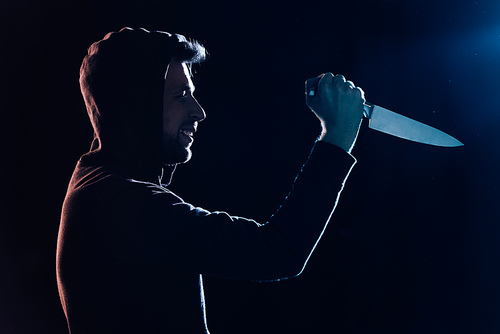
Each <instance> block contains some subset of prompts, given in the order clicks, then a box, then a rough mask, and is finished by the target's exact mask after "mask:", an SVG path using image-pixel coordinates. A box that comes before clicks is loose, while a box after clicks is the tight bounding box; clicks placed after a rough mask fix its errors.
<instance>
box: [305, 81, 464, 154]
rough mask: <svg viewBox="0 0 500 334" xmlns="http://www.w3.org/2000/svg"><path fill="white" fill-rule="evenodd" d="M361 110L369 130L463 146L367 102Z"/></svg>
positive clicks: (456, 141) (310, 89)
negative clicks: (367, 121)
mask: <svg viewBox="0 0 500 334" xmlns="http://www.w3.org/2000/svg"><path fill="white" fill-rule="evenodd" d="M315 81H319V79H318V80H315ZM315 93H316V87H314V85H313V87H310V88H309V90H308V95H309V96H314V95H315ZM363 108H364V111H363V115H364V116H365V117H366V118H368V119H369V123H368V127H369V128H370V129H373V130H377V131H380V132H383V133H387V134H389V135H392V136H396V137H399V138H403V139H407V140H411V141H414V142H417V143H422V144H428V145H435V146H443V147H457V146H463V144H462V143H461V142H460V141H459V140H457V139H455V138H453V137H452V136H450V135H449V134H447V133H445V132H443V131H441V130H438V129H436V128H433V127H432V126H429V125H426V124H424V123H421V122H418V121H415V120H413V119H411V118H408V117H406V116H403V115H400V114H397V113H395V112H393V111H390V110H388V109H385V108H382V107H380V106H377V105H374V104H372V103H369V102H365V104H364V106H363Z"/></svg>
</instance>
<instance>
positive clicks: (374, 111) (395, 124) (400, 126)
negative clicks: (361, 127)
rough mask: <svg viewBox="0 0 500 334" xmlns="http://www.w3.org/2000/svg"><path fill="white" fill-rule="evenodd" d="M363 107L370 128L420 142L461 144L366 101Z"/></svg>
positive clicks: (443, 133) (430, 128)
mask: <svg viewBox="0 0 500 334" xmlns="http://www.w3.org/2000/svg"><path fill="white" fill-rule="evenodd" d="M363 107H364V112H363V115H364V116H365V117H366V118H368V119H369V123H368V127H369V128H370V129H373V130H377V131H380V132H384V133H387V134H390V135H392V136H396V137H399V138H403V139H407V140H411V141H414V142H417V143H422V144H428V145H435V146H443V147H457V146H463V144H462V143H461V142H460V141H459V140H457V139H455V138H453V137H452V136H450V135H449V134H447V133H445V132H443V131H441V130H438V129H436V128H433V127H432V126H429V125H427V124H424V123H421V122H418V121H415V120H413V119H411V118H408V117H406V116H403V115H400V114H397V113H395V112H393V111H390V110H388V109H385V108H382V107H380V106H377V105H374V104H371V103H368V102H366V103H365V104H364V106H363Z"/></svg>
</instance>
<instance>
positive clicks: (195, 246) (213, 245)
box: [57, 28, 364, 334]
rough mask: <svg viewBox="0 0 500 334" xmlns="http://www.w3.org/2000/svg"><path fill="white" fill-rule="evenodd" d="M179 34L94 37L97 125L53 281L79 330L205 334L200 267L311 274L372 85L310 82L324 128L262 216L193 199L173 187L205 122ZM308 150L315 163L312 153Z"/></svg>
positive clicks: (240, 273) (88, 87) (200, 53)
mask: <svg viewBox="0 0 500 334" xmlns="http://www.w3.org/2000/svg"><path fill="white" fill-rule="evenodd" d="M204 58H205V50H204V48H203V47H202V46H201V45H200V44H198V43H197V42H191V41H188V40H187V39H186V38H184V37H183V36H181V35H173V34H168V33H165V32H156V31H151V32H150V31H147V30H144V29H130V28H124V29H122V30H120V31H119V32H113V33H109V34H108V35H106V36H105V37H104V39H103V40H101V41H99V42H96V43H94V44H93V45H92V46H91V47H90V48H89V51H88V55H87V56H86V57H85V58H84V60H83V63H82V66H81V70H80V86H81V91H82V95H83V97H84V100H85V104H86V107H87V112H88V114H89V118H90V121H91V123H92V126H93V129H94V140H93V142H92V146H91V149H90V151H89V152H88V153H86V154H85V155H83V156H82V157H81V158H80V160H79V161H78V163H77V165H76V168H75V171H74V173H73V176H72V178H71V181H70V184H69V186H68V191H67V194H66V198H65V201H64V205H63V209H62V216H61V225H60V230H59V238H58V249H57V279H58V287H59V293H60V297H61V302H62V306H63V309H64V312H65V315H66V318H67V321H68V327H69V330H70V332H71V333H72V334H80V333H92V334H94V333H188V334H189V333H208V328H207V325H206V319H205V301H204V294H203V283H202V275H212V276H216V277H225V278H235V279H245V280H255V281H274V280H279V279H282V278H287V277H293V276H296V275H298V274H300V273H301V272H302V270H303V269H304V266H305V264H306V263H307V260H308V258H309V256H310V254H311V253H312V251H313V250H314V247H315V245H316V244H317V242H318V240H319V239H320V237H321V235H322V233H323V231H324V229H325V227H326V225H327V223H328V221H329V219H330V217H331V214H332V212H333V210H334V209H335V206H336V203H337V200H338V196H339V195H340V192H341V190H342V188H343V184H344V181H345V179H346V178H347V176H348V174H349V172H350V170H351V168H352V167H353V165H354V164H355V159H354V158H353V157H352V156H351V155H350V154H349V153H350V151H351V149H352V147H353V145H354V143H355V140H356V137H357V133H358V131H359V126H360V122H361V119H362V113H363V102H364V98H363V92H362V91H361V89H359V88H357V87H355V86H354V84H353V83H352V82H350V81H346V80H345V78H344V77H343V76H341V75H335V76H334V75H332V74H331V73H326V74H323V75H320V76H319V77H317V78H314V79H310V80H308V81H307V85H308V86H311V87H312V86H314V88H315V89H316V90H317V91H316V94H315V95H314V97H313V96H307V97H306V103H307V105H308V106H309V107H310V108H311V110H312V111H313V112H314V113H315V114H316V115H317V116H318V118H319V119H320V121H321V125H322V129H323V131H322V133H321V135H320V137H319V139H318V141H317V142H316V144H315V145H314V148H313V149H312V151H311V154H310V156H309V158H308V160H307V162H306V164H305V165H304V166H303V168H302V170H301V171H300V173H299V175H298V177H297V178H296V180H295V182H294V184H293V190H292V191H291V192H290V193H289V195H288V196H287V198H286V199H285V200H284V202H283V204H282V205H281V206H280V208H279V209H278V210H277V211H276V212H272V213H270V218H269V220H268V221H266V222H256V221H254V220H251V219H246V218H242V217H238V216H233V215H230V214H228V213H226V212H223V211H216V212H210V211H207V210H205V209H202V208H199V207H196V206H194V205H192V204H189V203H187V202H185V201H184V200H183V199H181V198H180V197H178V196H177V195H176V194H174V193H173V192H171V191H170V190H169V189H168V184H169V182H170V178H171V176H172V173H173V170H174V168H175V166H176V165H177V164H181V163H185V162H187V161H188V160H189V159H190V157H191V150H190V147H191V145H192V143H193V140H194V137H195V132H196V129H197V127H198V125H199V124H200V122H202V121H203V120H204V118H205V117H206V115H205V111H204V110H203V108H202V107H201V106H200V105H199V103H198V102H197V101H196V99H195V98H194V95H193V93H194V85H193V82H192V79H191V71H190V66H191V64H194V63H198V62H200V61H203V60H204ZM305 158H307V157H305Z"/></svg>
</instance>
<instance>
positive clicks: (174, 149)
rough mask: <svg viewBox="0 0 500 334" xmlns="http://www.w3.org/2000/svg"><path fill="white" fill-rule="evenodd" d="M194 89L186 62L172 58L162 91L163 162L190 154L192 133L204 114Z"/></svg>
mask: <svg viewBox="0 0 500 334" xmlns="http://www.w3.org/2000/svg"><path fill="white" fill-rule="evenodd" d="M193 93H194V85H193V82H192V81H191V76H190V75H189V70H188V68H187V65H186V64H184V63H180V62H178V61H175V60H172V61H171V62H170V64H169V66H168V71H167V77H166V78H165V90H164V94H163V147H164V152H163V161H164V163H166V164H177V163H184V162H187V161H188V160H189V159H190V158H191V150H190V147H191V144H192V143H193V135H194V133H195V132H196V128H197V127H198V123H199V122H201V121H203V120H204V119H205V116H206V115H205V111H204V110H203V108H202V107H201V106H200V105H199V103H198V101H196V99H195V98H194V96H193Z"/></svg>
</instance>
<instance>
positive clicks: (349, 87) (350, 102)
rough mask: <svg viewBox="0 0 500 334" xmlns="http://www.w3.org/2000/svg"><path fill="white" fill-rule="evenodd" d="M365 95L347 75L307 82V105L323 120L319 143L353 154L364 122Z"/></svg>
mask: <svg viewBox="0 0 500 334" xmlns="http://www.w3.org/2000/svg"><path fill="white" fill-rule="evenodd" d="M364 102H365V98H364V92H363V90H362V89H361V88H359V87H356V86H355V85H354V83H352V82H351V81H346V80H345V78H344V76H343V75H335V76H334V75H333V74H332V73H325V74H322V75H320V76H318V77H316V78H312V79H308V80H307V81H306V104H307V106H308V107H309V108H310V109H311V110H312V111H313V112H314V114H315V115H316V116H317V117H318V118H319V120H320V121H321V127H322V129H323V130H322V132H321V136H320V137H319V140H322V141H326V142H328V143H330V144H333V145H335V146H338V147H340V148H341V149H343V150H345V151H346V152H347V153H350V152H351V150H352V148H353V147H354V143H355V142H356V138H357V136H358V131H359V128H360V125H361V120H362V119H363V103H364Z"/></svg>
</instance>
